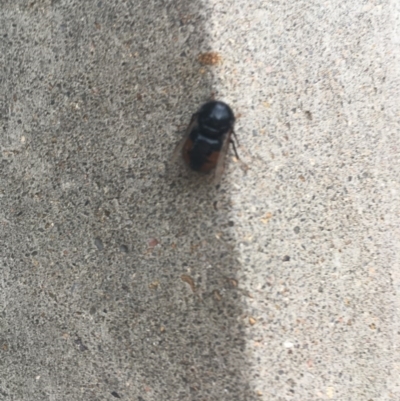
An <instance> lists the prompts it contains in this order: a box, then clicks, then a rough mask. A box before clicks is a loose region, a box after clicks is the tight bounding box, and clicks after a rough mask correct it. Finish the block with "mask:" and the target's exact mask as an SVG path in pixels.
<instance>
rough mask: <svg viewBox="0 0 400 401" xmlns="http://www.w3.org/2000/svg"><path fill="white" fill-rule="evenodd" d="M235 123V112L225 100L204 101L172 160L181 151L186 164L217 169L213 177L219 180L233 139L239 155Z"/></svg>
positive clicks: (192, 166) (200, 169)
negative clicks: (234, 137)
mask: <svg viewBox="0 0 400 401" xmlns="http://www.w3.org/2000/svg"><path fill="white" fill-rule="evenodd" d="M234 124H235V116H234V114H233V111H232V109H231V108H230V107H229V106H228V105H227V104H226V103H224V102H220V101H210V102H207V103H205V104H204V105H203V106H202V107H201V108H200V110H199V111H198V112H197V113H196V114H193V116H192V119H191V121H190V124H189V126H188V127H187V129H186V132H185V135H184V137H183V138H182V140H181V141H180V142H179V143H178V145H177V146H176V148H175V151H174V154H173V160H176V159H177V158H178V157H179V154H180V153H181V154H182V156H183V159H184V161H185V162H186V164H187V165H188V166H189V167H190V168H191V169H192V170H194V171H199V172H202V173H209V172H210V171H212V170H214V169H215V178H214V180H215V181H216V182H218V181H219V179H220V178H221V175H222V173H223V171H224V161H225V156H226V154H227V152H228V148H229V144H230V143H231V144H232V145H233V150H234V151H235V155H236V157H237V158H238V159H239V156H238V154H237V151H236V146H235V143H234V141H233V140H232V134H233V135H235V133H234V131H233V127H234ZM235 136H236V135H235Z"/></svg>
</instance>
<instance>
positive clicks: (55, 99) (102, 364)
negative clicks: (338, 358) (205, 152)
mask: <svg viewBox="0 0 400 401" xmlns="http://www.w3.org/2000/svg"><path fill="white" fill-rule="evenodd" d="M209 18H210V15H209V14H208V13H207V12H205V11H203V10H202V5H201V4H200V3H199V2H185V1H162V0H159V1H149V2H133V1H117V0H115V1H88V2H81V1H31V2H24V1H19V2H3V3H2V5H1V13H0V37H1V40H0V65H1V69H2V72H1V77H0V79H1V85H0V87H1V93H0V112H1V127H0V129H1V132H2V142H1V150H2V154H1V173H0V193H1V198H0V208H1V219H2V220H1V226H2V229H1V232H0V241H1V250H0V252H1V263H2V265H1V280H0V288H1V306H0V308H1V309H0V310H1V311H0V319H1V320H0V353H1V357H0V371H1V374H0V389H1V391H2V393H1V394H3V396H4V397H5V399H10V400H74V401H76V400H96V401H97V400H110V399H114V398H118V397H120V398H121V399H130V400H145V401H150V400H206V399H207V400H244V399H251V397H252V396H251V394H252V392H251V391H250V389H249V386H248V380H247V379H246V374H247V368H246V358H245V356H244V349H245V341H244V334H243V329H242V323H241V320H240V319H239V320H238V318H239V317H240V316H241V313H242V302H243V300H242V296H241V294H240V292H239V291H238V288H237V285H232V283H236V282H237V279H236V273H237V270H238V269H239V264H238V262H237V255H236V254H235V251H234V238H233V228H232V227H231V225H230V224H229V221H230V217H229V205H230V199H229V193H228V192H226V191H225V190H223V189H221V190H220V191H216V190H215V189H214V188H213V187H212V186H210V185H209V184H208V183H207V182H206V181H205V180H204V179H200V180H198V179H197V178H196V177H195V176H192V175H189V174H188V173H187V172H186V171H185V170H184V169H183V168H182V166H180V165H176V166H169V164H168V161H169V158H170V154H171V151H172V149H173V146H174V144H175V143H176V141H177V140H178V139H179V132H181V131H182V128H181V126H182V125H183V124H186V123H187V122H188V120H189V119H190V115H191V113H192V112H193V111H194V110H195V109H196V108H197V107H198V106H199V104H201V102H203V101H205V100H206V99H207V98H208V97H209V96H210V93H211V91H212V82H211V73H209V72H207V70H206V69H204V68H203V67H201V66H200V65H199V64H198V62H197V54H198V52H199V51H202V50H209V44H208V36H207V33H206V30H205V25H204V24H205V21H207V20H208V19H209ZM167 167H168V168H167ZM215 205H218V206H217V207H215ZM184 275H186V276H184ZM184 277H186V279H183V278H184ZM187 277H189V278H190V279H191V280H193V284H194V286H193V288H194V292H193V290H192V288H191V286H190V285H188V280H189V279H188V278H187ZM189 282H190V281H189ZM249 394H250V395H249Z"/></svg>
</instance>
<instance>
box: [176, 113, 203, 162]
mask: <svg viewBox="0 0 400 401" xmlns="http://www.w3.org/2000/svg"><path fill="white" fill-rule="evenodd" d="M196 124H197V113H196V114H193V116H192V119H191V120H190V124H189V125H188V127H187V128H186V131H185V134H184V135H183V138H182V139H181V140H180V141H179V142H178V144H177V145H176V147H175V149H174V152H173V153H172V162H173V163H175V162H176V161H177V159H178V157H179V156H180V155H181V153H182V148H183V146H184V145H185V143H186V141H187V139H188V137H189V135H190V133H191V132H192V130H193V128H194V127H195V126H196Z"/></svg>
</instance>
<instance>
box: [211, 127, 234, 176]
mask: <svg viewBox="0 0 400 401" xmlns="http://www.w3.org/2000/svg"><path fill="white" fill-rule="evenodd" d="M231 135H232V130H230V131H229V132H228V133H227V134H226V135H225V138H224V142H223V143H222V148H221V150H220V152H219V157H218V162H217V166H216V167H215V175H214V184H218V183H219V181H220V180H221V177H222V174H223V172H224V168H225V159H226V154H227V153H228V149H229V143H230V141H231Z"/></svg>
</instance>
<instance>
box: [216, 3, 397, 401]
mask: <svg viewBox="0 0 400 401" xmlns="http://www.w3.org/2000/svg"><path fill="white" fill-rule="evenodd" d="M212 3H213V4H214V11H213V14H212V15H213V20H212V26H213V27H214V30H213V31H212V40H213V43H214V47H215V49H216V50H217V51H219V52H220V53H221V57H222V58H223V59H224V60H225V62H224V63H223V64H222V65H221V67H220V68H219V74H218V80H217V83H216V84H217V90H218V91H219V93H221V94H223V95H226V96H227V97H229V99H230V100H231V101H232V103H233V104H234V106H235V108H236V110H238V111H240V113H241V114H242V117H241V118H240V120H239V128H238V135H239V137H240V138H241V141H242V143H243V145H244V147H245V148H246V149H247V150H248V152H245V158H246V161H248V162H249V163H250V162H251V169H250V170H249V172H248V174H247V175H246V176H242V174H241V173H240V170H238V169H235V170H234V171H232V175H231V176H230V178H231V188H232V191H231V194H232V205H233V206H232V212H231V213H232V220H233V221H234V222H235V228H236V241H237V249H239V252H240V259H239V260H240V262H241V270H240V274H239V276H238V279H239V287H240V288H242V289H245V290H246V291H248V292H249V293H250V294H251V296H250V297H249V299H248V302H247V303H248V308H247V316H248V318H249V325H248V330H247V332H246V340H247V345H248V350H249V352H250V353H251V355H252V357H251V359H252V360H253V368H252V371H251V376H252V381H251V384H252V387H253V388H254V390H255V391H256V392H258V394H259V396H260V398H261V399H265V400H326V399H334V400H341V401H342V400H343V401H344V400H349V401H350V400H368V401H369V400H389V399H399V397H400V395H399V387H398V383H399V381H398V369H399V359H398V358H399V353H398V344H399V330H398V328H399V326H398V321H399V303H398V300H399V298H398V296H399V293H398V288H399V287H398V285H399V279H398V268H399V263H398V262H399V259H398V249H399V248H398V241H399V218H398V216H399V213H398V212H399V181H398V173H399V171H400V169H399V160H400V159H399V140H400V136H399V117H400V114H399V110H400V108H399V102H398V100H399V94H400V92H399V89H400V86H399V77H400V74H399V68H398V66H399V64H398V62H399V57H398V55H399V44H398V42H396V37H397V34H396V33H395V30H397V27H398V26H399V25H398V18H399V15H400V14H399V9H398V6H397V5H396V4H395V3H394V2H392V3H391V4H389V5H388V4H383V3H382V4H380V3H379V2H365V3H363V4H361V3H359V2H358V3H357V2H343V1H331V2H317V1H315V2H314V1H312V2H309V1H297V2H290V1H287V2H270V1H261V2H234V1H228V2H224V3H223V4H222V3H220V2H217V1H213V2H212ZM226 10H230V12H229V13H225V11H226ZM227 27H228V28H227ZM250 319H251V320H250Z"/></svg>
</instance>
